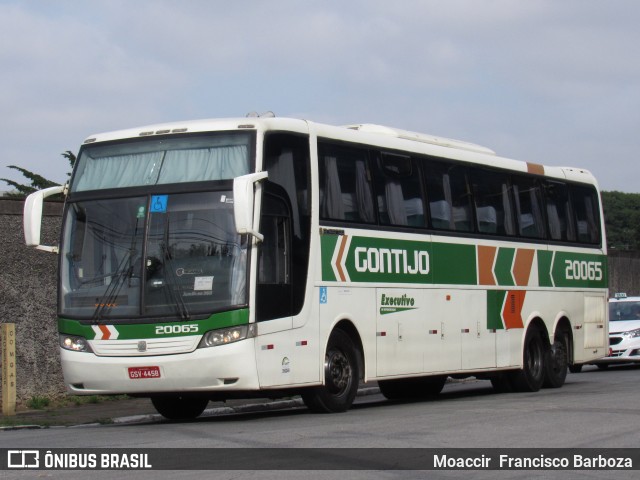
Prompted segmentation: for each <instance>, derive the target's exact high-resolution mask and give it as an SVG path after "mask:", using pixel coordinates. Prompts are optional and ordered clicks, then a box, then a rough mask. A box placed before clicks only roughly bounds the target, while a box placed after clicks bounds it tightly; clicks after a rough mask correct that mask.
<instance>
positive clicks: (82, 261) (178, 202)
mask: <svg viewBox="0 0 640 480" xmlns="http://www.w3.org/2000/svg"><path fill="white" fill-rule="evenodd" d="M232 198H233V195H232V192H231V191H216V192H199V193H178V194H171V195H148V196H139V197H132V198H121V199H110V200H88V201H78V202H74V203H71V204H70V206H69V208H68V210H67V217H66V219H65V234H64V238H63V244H62V252H63V259H62V268H61V289H60V295H61V298H60V307H61V308H60V309H61V312H60V313H61V315H63V316H68V317H71V318H73V317H84V318H92V319H93V320H95V321H99V320H100V319H102V318H110V319H117V318H127V319H133V318H139V317H148V316H163V317H174V318H176V319H187V318H190V316H191V315H193V314H199V315H202V314H206V313H211V312H214V311H222V310H229V309H231V308H235V307H238V306H242V305H245V304H246V288H245V281H246V257H247V250H246V246H247V245H246V238H245V237H244V236H240V235H238V234H237V233H236V231H235V226H234V220H233V204H232V200H231V199H232Z"/></svg>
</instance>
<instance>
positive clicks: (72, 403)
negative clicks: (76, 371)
mask: <svg viewBox="0 0 640 480" xmlns="http://www.w3.org/2000/svg"><path fill="white" fill-rule="evenodd" d="M127 398H129V397H128V396H127V395H108V396H106V395H87V396H84V395H66V396H62V397H46V396H40V395H34V396H33V397H31V398H30V399H28V400H27V401H25V402H24V403H23V404H22V408H18V412H19V414H18V415H15V416H3V415H1V414H0V427H9V428H11V427H20V426H22V427H24V425H38V426H40V427H50V426H55V425H68V424H74V423H75V421H76V419H75V418H74V417H73V414H71V415H70V412H69V410H68V407H80V406H82V405H88V404H99V403H103V402H112V401H117V400H124V399H127ZM24 407H27V408H28V409H29V410H31V411H32V412H30V411H26V412H25V411H24ZM65 408H66V409H67V410H66V413H65V411H61V410H60V409H65ZM71 411H73V410H71ZM95 422H96V423H100V424H102V425H105V424H108V423H111V420H110V419H108V418H96V419H95Z"/></svg>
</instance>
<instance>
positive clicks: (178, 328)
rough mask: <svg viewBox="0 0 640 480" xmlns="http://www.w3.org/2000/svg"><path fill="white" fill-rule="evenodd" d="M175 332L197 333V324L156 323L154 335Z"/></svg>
mask: <svg viewBox="0 0 640 480" xmlns="http://www.w3.org/2000/svg"><path fill="white" fill-rule="evenodd" d="M176 333H198V325H196V324H192V325H158V326H157V327H156V335H172V334H176Z"/></svg>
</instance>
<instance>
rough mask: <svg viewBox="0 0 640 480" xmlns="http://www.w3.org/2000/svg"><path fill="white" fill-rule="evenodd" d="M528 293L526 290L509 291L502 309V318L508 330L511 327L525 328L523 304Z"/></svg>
mask: <svg viewBox="0 0 640 480" xmlns="http://www.w3.org/2000/svg"><path fill="white" fill-rule="evenodd" d="M526 294H527V291H526V290H509V291H508V292H507V298H506V300H505V302H504V308H503V310H502V319H503V320H504V327H505V328H506V329H507V330H508V329H510V328H524V322H523V321H522V306H523V305H524V297H525V295H526Z"/></svg>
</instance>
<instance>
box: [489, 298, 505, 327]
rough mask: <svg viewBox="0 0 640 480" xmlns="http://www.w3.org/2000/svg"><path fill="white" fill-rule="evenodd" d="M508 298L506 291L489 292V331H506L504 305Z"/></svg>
mask: <svg viewBox="0 0 640 480" xmlns="http://www.w3.org/2000/svg"><path fill="white" fill-rule="evenodd" d="M506 296H507V291H506V290H487V329H489V330H492V329H494V330H503V329H504V323H503V321H502V305H504V299H505V297H506Z"/></svg>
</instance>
